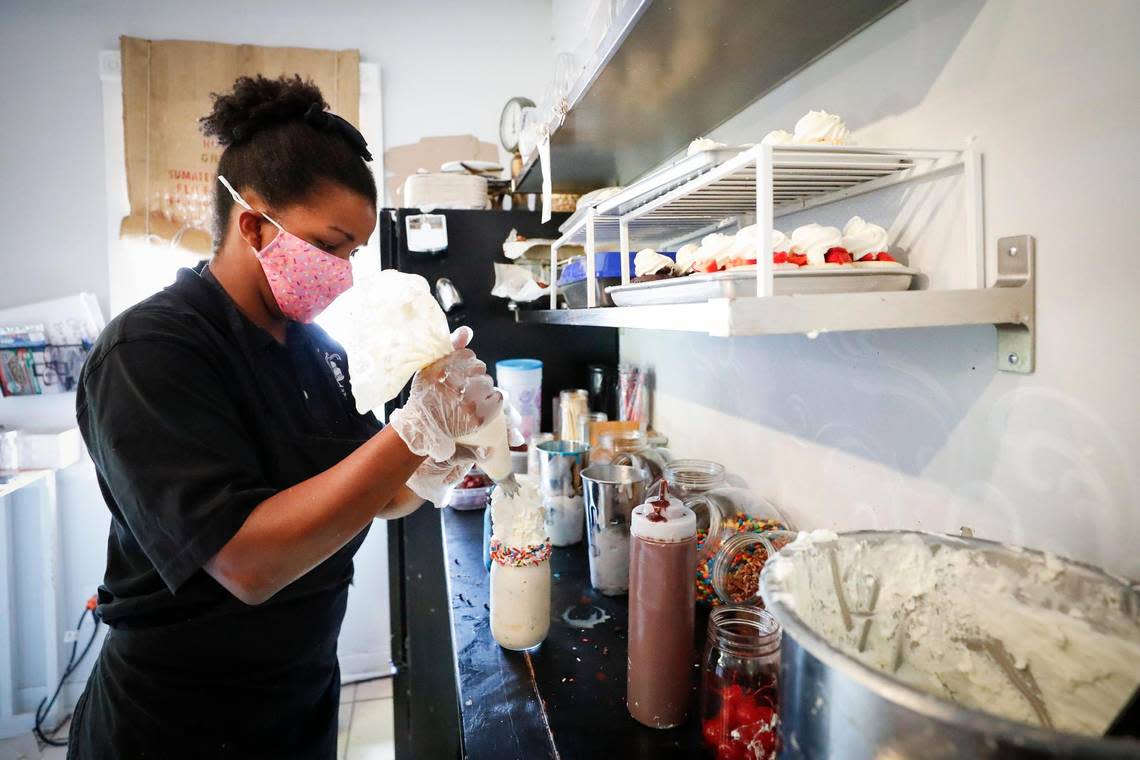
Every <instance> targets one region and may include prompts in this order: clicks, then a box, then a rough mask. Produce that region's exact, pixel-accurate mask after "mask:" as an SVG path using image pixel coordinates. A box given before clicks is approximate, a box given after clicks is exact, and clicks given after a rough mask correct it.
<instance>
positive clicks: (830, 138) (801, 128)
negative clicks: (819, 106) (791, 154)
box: [792, 111, 851, 145]
mask: <svg viewBox="0 0 1140 760" xmlns="http://www.w3.org/2000/svg"><path fill="white" fill-rule="evenodd" d="M850 136H851V133H850V131H849V130H848V129H847V125H846V124H844V123H843V119H841V118H839V117H838V116H836V115H835V114H833V113H828V112H827V111H808V112H807V113H806V114H804V115H803V116H802V117H800V120H799V121H797V122H796V131H795V132H794V134H793V135H792V138H793V140H794V142H796V143H797V144H799V145H847V143H848V139H849V138H850Z"/></svg>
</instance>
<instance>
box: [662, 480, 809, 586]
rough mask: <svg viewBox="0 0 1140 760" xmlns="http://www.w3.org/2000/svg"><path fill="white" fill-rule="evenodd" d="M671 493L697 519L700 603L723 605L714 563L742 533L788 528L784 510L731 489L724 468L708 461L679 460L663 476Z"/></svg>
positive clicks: (747, 493)
mask: <svg viewBox="0 0 1140 760" xmlns="http://www.w3.org/2000/svg"><path fill="white" fill-rule="evenodd" d="M663 477H664V479H665V480H666V482H668V484H669V490H670V492H671V493H674V494H676V495H677V498H679V499H681V501H683V502H684V504H685V506H686V507H688V508H689V509H691V510H693V512H694V513H695V514H696V516H697V578H696V583H697V601H698V602H701V603H704V604H712V605H716V604H719V603H720V600H719V599H718V597H717V594H716V591H715V589H714V588H713V584H712V562H713V558H714V557H715V556H716V553H717V551H719V550H720V547H721V545H722V544H723V543H724V541H725V540H726V539H727V538H729V537H730V536H734V535H736V534H738V533H762V532H764V531H768V530H773V529H778V528H786V527H787V521H786V520H785V519H784V516H783V515H782V514H781V512H780V510H779V509H778V508H777V507H776V506H775V505H774V504H772V503H771V502H769V501H768V500H767V499H764V498H763V497H760V496H757V495H756V494H754V493H752V492H751V491H749V490H748V489H746V488H739V487H737V486H732V485H729V484H728V482H727V480H726V474H725V469H724V465H721V464H718V463H717V462H710V461H708V460H704V459H675V460H673V461H671V462H669V463H668V465H666V467H665V472H664V475H663Z"/></svg>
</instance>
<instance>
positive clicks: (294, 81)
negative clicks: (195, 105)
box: [199, 74, 328, 145]
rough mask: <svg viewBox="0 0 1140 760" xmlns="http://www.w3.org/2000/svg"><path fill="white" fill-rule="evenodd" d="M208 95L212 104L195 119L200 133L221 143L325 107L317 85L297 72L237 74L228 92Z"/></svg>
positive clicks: (235, 141)
mask: <svg viewBox="0 0 1140 760" xmlns="http://www.w3.org/2000/svg"><path fill="white" fill-rule="evenodd" d="M211 97H212V98H213V100H214V107H213V108H212V109H211V111H210V113H209V114H207V115H206V116H203V117H202V118H201V119H200V120H199V123H200V124H201V125H202V133H203V134H204V135H206V136H207V137H216V138H217V140H218V142H219V143H221V144H222V145H232V144H234V143H240V142H244V141H245V140H248V139H249V138H250V137H251V136H252V135H253V134H254V133H255V132H258V131H259V130H262V129H264V128H266V127H271V126H275V125H278V124H282V123H285V122H289V121H300V120H301V119H303V118H304V117H305V114H306V113H308V112H309V111H310V109H313V110H319V111H323V110H324V109H326V108H328V103H326V102H325V99H324V96H322V95H321V90H320V88H319V87H317V86H316V85H315V84H313V82H312V80H311V79H309V80H305V79H301V75H300V74H294V75H293V76H291V77H286V76H280V77H277V78H276V79H269V78H267V77H264V76H261V75H260V74H259V75H257V76H256V77H238V79H237V81H236V82H234V88H233V90H232V91H231V92H228V93H218V92H216V93H214V94H213V95H212V96H211Z"/></svg>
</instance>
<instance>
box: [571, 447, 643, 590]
mask: <svg viewBox="0 0 1140 760" xmlns="http://www.w3.org/2000/svg"><path fill="white" fill-rule="evenodd" d="M648 485H649V475H648V473H646V472H645V470H642V469H639V468H637V467H628V466H624V465H615V464H595V465H591V466H589V467H587V468H586V469H585V470H583V471H582V490H583V493H584V495H585V499H586V540H587V542H588V543H589V547H590V551H589V556H590V584H591V585H592V586H593V587H594V588H596V589H597V590H598V591H600V592H601V593H603V594H605V595H606V596H617V595H619V594H625V593H627V592H628V591H629V523H630V516H631V514H632V512H633V509H634V507H636V506H637V505H638V504H641V503H643V502H644V501H645V489H646V488H647V487H648Z"/></svg>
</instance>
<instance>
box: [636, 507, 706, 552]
mask: <svg viewBox="0 0 1140 760" xmlns="http://www.w3.org/2000/svg"><path fill="white" fill-rule="evenodd" d="M668 501H669V506H668V507H666V508H665V509H663V510H661V516H662V517H664V518H665V519H664V520H651V519H650V516H651V515H654V514H656V513H657V509H656V508H655V507H654V506H653V502H652V501H649V502H646V503H645V504H642V505H640V506H638V507H635V508H634V510H633V517H632V519H631V520H630V523H629V532H630V533H631V534H632V535H634V536H637V537H638V538H645V539H649V540H650V541H660V542H662V543H679V542H682V541H690V540H693V539H695V538H696V537H697V517H696V515H694V514H693V510H691V509H689V508H688V507H686V506H685V505H684V504H682V503H681V502H680V500H678V499H676V498H674V497H672V496H670V497H668Z"/></svg>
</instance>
